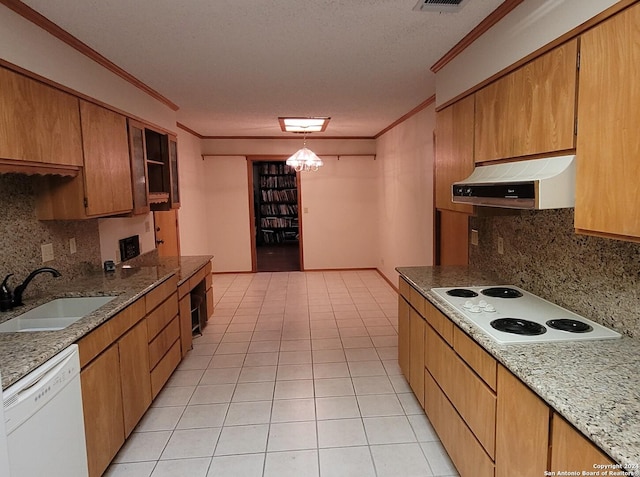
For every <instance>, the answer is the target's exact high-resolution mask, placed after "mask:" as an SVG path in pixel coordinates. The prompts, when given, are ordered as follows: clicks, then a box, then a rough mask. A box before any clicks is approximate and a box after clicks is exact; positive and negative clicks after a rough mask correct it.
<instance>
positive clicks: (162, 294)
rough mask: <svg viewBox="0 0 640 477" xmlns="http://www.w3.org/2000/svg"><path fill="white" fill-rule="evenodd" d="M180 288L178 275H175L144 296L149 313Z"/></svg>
mask: <svg viewBox="0 0 640 477" xmlns="http://www.w3.org/2000/svg"><path fill="white" fill-rule="evenodd" d="M177 288H178V277H176V276H175V275H174V276H172V277H171V278H169V279H168V280H166V281H164V282H162V283H161V284H160V285H158V286H157V287H155V288H154V289H153V290H151V291H150V292H149V293H147V294H146V295H145V297H144V300H145V306H146V311H147V315H148V314H149V313H150V312H151V311H152V310H153V309H154V308H155V307H157V306H158V305H159V304H160V303H162V302H163V301H165V300H166V299H167V297H168V296H169V295H171V294H172V293H174V292H175V291H176V290H177Z"/></svg>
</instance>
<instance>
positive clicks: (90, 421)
mask: <svg viewBox="0 0 640 477" xmlns="http://www.w3.org/2000/svg"><path fill="white" fill-rule="evenodd" d="M80 383H81V386H82V407H83V411H84V422H85V426H84V427H85V436H86V442H87V462H88V465H89V477H98V476H100V475H102V473H103V472H104V471H105V470H106V469H107V467H108V466H109V463H110V462H111V459H113V458H114V456H115V455H116V453H117V452H118V450H119V449H120V447H121V446H122V444H124V439H125V436H124V411H123V409H122V387H121V381H120V363H119V358H118V345H117V344H115V345H113V346H111V347H110V348H109V349H108V350H107V351H105V352H104V353H102V354H101V355H100V356H99V357H98V358H96V359H95V360H94V361H93V362H92V363H91V364H89V365H88V366H87V367H86V368H84V369H83V370H82V371H81V372H80Z"/></svg>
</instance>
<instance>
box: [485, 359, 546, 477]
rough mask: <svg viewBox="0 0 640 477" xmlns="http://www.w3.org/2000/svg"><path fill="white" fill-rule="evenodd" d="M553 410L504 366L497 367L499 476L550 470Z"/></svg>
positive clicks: (525, 475) (534, 475)
mask: <svg viewBox="0 0 640 477" xmlns="http://www.w3.org/2000/svg"><path fill="white" fill-rule="evenodd" d="M549 415H550V409H549V407H548V406H547V405H546V404H545V403H544V401H543V400H542V399H540V398H539V397H538V396H537V395H536V394H535V393H534V392H533V391H531V390H530V389H529V388H528V387H527V386H525V385H524V384H523V383H522V382H521V381H520V380H519V379H518V378H516V377H515V376H514V375H513V374H511V373H510V372H509V371H508V370H507V369H506V368H504V367H503V366H499V367H498V412H497V416H496V477H513V476H514V475H518V476H522V477H528V476H531V477H540V476H541V475H544V472H545V470H547V458H548V452H549Z"/></svg>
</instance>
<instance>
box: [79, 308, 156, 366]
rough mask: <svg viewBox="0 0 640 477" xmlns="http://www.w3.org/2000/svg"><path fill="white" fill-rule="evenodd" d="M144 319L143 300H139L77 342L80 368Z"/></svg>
mask: <svg viewBox="0 0 640 477" xmlns="http://www.w3.org/2000/svg"><path fill="white" fill-rule="evenodd" d="M143 317H144V300H143V299H140V300H138V301H135V302H134V303H133V304H131V305H129V306H128V307H127V308H125V309H124V310H122V311H121V312H119V313H118V314H116V315H114V316H113V317H112V318H111V319H109V320H108V321H105V322H104V323H103V324H101V325H100V326H99V327H97V328H96V329H94V330H93V331H91V333H89V334H88V335H86V336H84V337H83V338H82V339H81V340H80V341H78V351H79V353H80V367H81V368H84V367H85V366H86V365H87V364H88V363H89V362H90V361H91V360H92V359H94V358H95V357H96V356H98V355H99V354H100V353H101V352H102V351H104V350H105V349H107V348H108V347H109V346H111V345H112V344H113V343H114V342H116V341H117V340H118V338H120V337H121V336H122V335H123V334H124V333H125V332H126V331H127V330H129V329H130V328H132V327H133V326H134V325H135V324H136V323H137V322H138V321H140V320H141V319H142V318H143Z"/></svg>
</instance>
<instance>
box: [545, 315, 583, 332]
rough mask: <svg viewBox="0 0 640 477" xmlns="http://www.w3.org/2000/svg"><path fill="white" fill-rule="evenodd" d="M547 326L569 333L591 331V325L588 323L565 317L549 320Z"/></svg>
mask: <svg viewBox="0 0 640 477" xmlns="http://www.w3.org/2000/svg"><path fill="white" fill-rule="evenodd" d="M547 326H549V327H551V328H554V329H556V330H561V331H569V332H570V333H589V332H590V331H593V326H591V325H590V324H588V323H585V322H583V321H578V320H570V319H567V318H560V319H558V320H549V321H547Z"/></svg>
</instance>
